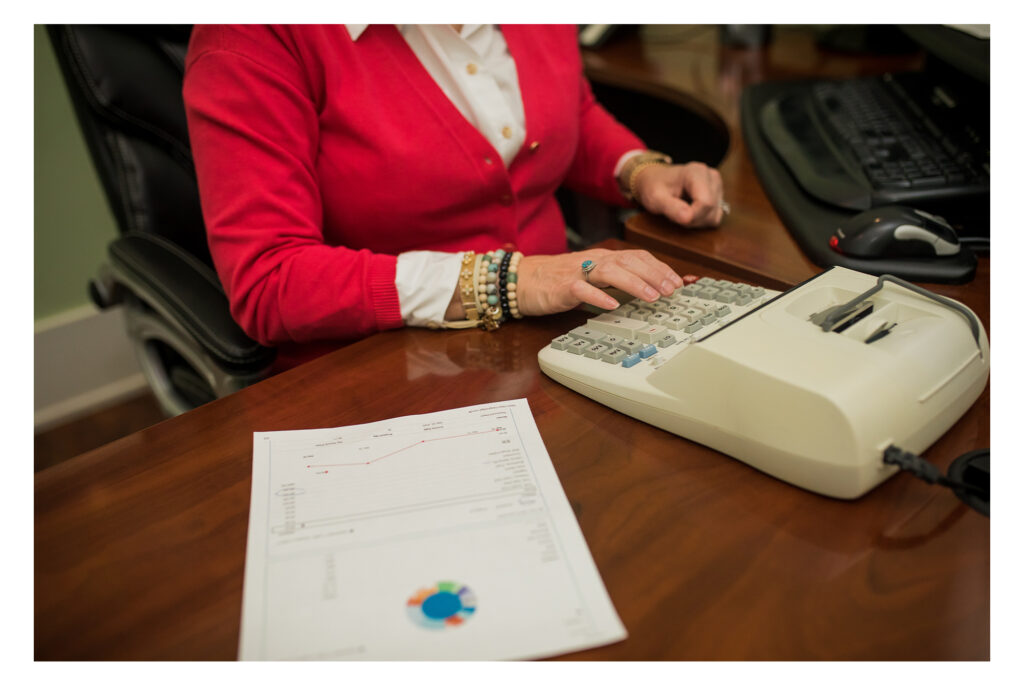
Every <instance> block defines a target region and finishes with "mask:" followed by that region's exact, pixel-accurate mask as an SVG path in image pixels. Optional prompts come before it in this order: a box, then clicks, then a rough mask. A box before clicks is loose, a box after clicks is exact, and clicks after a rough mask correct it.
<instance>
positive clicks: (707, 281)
mask: <svg viewBox="0 0 1024 683" xmlns="http://www.w3.org/2000/svg"><path fill="white" fill-rule="evenodd" d="M716 282H718V280H715V279H714V278H710V277H702V278H701V279H699V280H697V284H698V285H713V284H715V283H716Z"/></svg>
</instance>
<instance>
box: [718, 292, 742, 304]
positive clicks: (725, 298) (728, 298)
mask: <svg viewBox="0 0 1024 683" xmlns="http://www.w3.org/2000/svg"><path fill="white" fill-rule="evenodd" d="M737 296H739V293H738V292H737V291H736V290H735V289H723V290H722V291H720V292H719V293H718V294H716V295H715V301H721V302H722V303H725V304H728V303H732V302H733V301H735V300H736V297H737Z"/></svg>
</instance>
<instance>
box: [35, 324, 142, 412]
mask: <svg viewBox="0 0 1024 683" xmlns="http://www.w3.org/2000/svg"><path fill="white" fill-rule="evenodd" d="M34 343H35V354H34V355H35V374H34V380H35V381H34V384H35V431H37V432H38V431H40V430H43V429H48V428H51V427H55V426H57V425H59V424H62V423H64V422H68V421H70V420H73V419H75V418H77V417H80V416H82V415H85V414H88V413H90V412H93V411H96V410H100V409H102V408H104V407H106V406H109V405H112V404H114V403H118V402H120V401H124V400H128V399H130V398H133V397H135V396H138V395H140V394H142V393H144V392H145V391H147V385H146V380H145V377H144V376H143V374H142V371H141V370H140V369H139V364H138V361H137V360H136V358H135V352H134V350H133V349H132V347H131V343H130V342H129V341H128V336H127V334H126V333H125V327H124V317H123V313H122V312H121V309H120V308H117V307H115V308H114V309H111V310H109V311H99V310H97V309H96V308H94V307H93V306H82V307H79V308H76V309H72V310H70V311H66V312H63V313H60V314H58V315H55V316H51V317H49V318H44V319H42V320H39V321H38V322H36V326H35V339H34Z"/></svg>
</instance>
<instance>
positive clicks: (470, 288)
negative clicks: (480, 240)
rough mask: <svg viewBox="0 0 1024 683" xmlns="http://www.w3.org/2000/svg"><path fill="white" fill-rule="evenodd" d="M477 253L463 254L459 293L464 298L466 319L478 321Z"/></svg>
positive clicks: (463, 305)
mask: <svg viewBox="0 0 1024 683" xmlns="http://www.w3.org/2000/svg"><path fill="white" fill-rule="evenodd" d="M475 265H476V253H475V252H472V251H467V252H465V253H464V254H463V255H462V265H461V267H460V268H459V295H460V297H461V299H462V308H463V310H464V312H465V315H466V320H471V321H473V322H476V321H477V320H479V319H480V313H479V311H477V308H476V305H477V302H476V269H475V267H474V266H475Z"/></svg>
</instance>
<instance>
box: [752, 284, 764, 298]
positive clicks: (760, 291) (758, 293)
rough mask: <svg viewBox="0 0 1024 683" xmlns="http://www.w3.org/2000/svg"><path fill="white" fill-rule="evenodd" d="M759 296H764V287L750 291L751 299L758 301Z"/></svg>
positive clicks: (753, 288)
mask: <svg viewBox="0 0 1024 683" xmlns="http://www.w3.org/2000/svg"><path fill="white" fill-rule="evenodd" d="M759 296H764V287H752V288H751V289H750V298H752V299H756V298H757V297H759Z"/></svg>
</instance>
